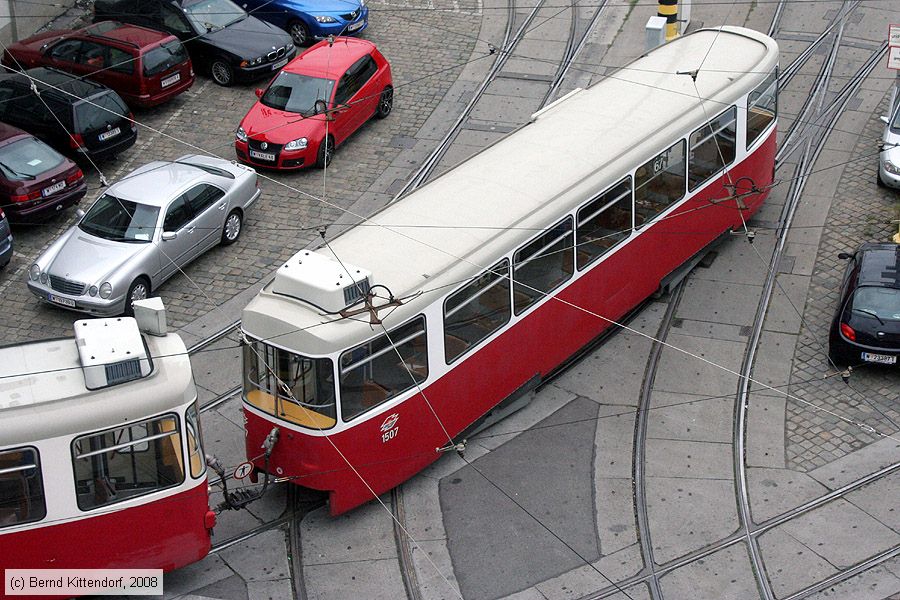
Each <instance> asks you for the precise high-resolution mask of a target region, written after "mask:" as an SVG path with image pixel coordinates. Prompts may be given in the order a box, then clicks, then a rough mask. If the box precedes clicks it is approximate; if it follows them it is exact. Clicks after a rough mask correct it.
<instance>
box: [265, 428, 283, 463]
mask: <svg viewBox="0 0 900 600" xmlns="http://www.w3.org/2000/svg"><path fill="white" fill-rule="evenodd" d="M279 433H280V430H279V429H278V428H277V427H273V428H272V431H270V432H269V435H267V436H266V439H265V440H263V443H262V448H263V449H264V450H265V451H266V458H269V457H270V456H271V455H272V450H273V449H274V448H275V444H276V443H278V434H279Z"/></svg>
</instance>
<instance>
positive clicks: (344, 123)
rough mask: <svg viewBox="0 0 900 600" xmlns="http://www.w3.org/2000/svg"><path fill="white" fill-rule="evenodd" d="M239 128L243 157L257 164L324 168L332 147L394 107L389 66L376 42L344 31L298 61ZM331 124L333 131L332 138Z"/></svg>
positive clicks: (261, 92)
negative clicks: (346, 35) (332, 42)
mask: <svg viewBox="0 0 900 600" xmlns="http://www.w3.org/2000/svg"><path fill="white" fill-rule="evenodd" d="M256 95H257V96H258V97H259V101H258V102H257V103H256V104H254V105H253V108H251V109H250V111H249V112H248V113H247V115H246V116H245V117H244V118H243V120H242V121H241V125H240V127H238V129H237V131H236V132H235V138H236V139H235V143H234V146H235V151H236V152H237V156H238V159H240V160H241V161H243V162H245V163H249V164H251V165H254V166H259V167H269V168H272V169H300V168H302V167H306V166H309V165H313V164H315V165H316V166H318V167H324V166H325V165H326V164H327V163H328V162H329V161H330V160H331V157H332V156H333V154H334V149H335V148H336V147H337V146H339V145H341V143H343V141H344V140H346V139H347V138H348V137H350V135H351V134H352V133H353V132H354V131H356V130H357V129H359V127H360V126H362V124H363V123H365V122H366V121H368V120H369V119H370V118H371V117H373V116H374V117H376V118H379V119H383V118H384V117H386V116H388V115H389V114H390V113H391V108H392V107H393V103H394V87H393V82H392V80H391V66H390V65H389V64H388V61H387V59H385V58H384V56H383V55H382V54H381V52H379V51H378V49H377V48H376V47H375V44H373V43H371V42H368V41H366V40H360V39H356V38H348V37H339V38H337V39H336V40H335V41H334V44H329V43H328V41H322V42H319V43H318V44H316V45H315V46H313V47H311V48H310V49H309V50H307V51H306V52H304V53H303V54H301V55H300V56H298V57H297V58H295V59H294V60H292V61H291V62H289V63H288V64H287V66H285V67H284V69H282V71H281V73H279V74H278V75H277V76H276V77H275V78H274V79H273V80H272V81H271V83H269V87H268V88H266V89H265V90H256ZM326 131H327V137H326Z"/></svg>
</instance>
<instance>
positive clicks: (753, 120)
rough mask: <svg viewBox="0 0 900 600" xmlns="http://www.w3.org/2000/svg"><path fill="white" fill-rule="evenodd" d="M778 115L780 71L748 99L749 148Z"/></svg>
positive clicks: (776, 71) (767, 79) (770, 76)
mask: <svg viewBox="0 0 900 600" xmlns="http://www.w3.org/2000/svg"><path fill="white" fill-rule="evenodd" d="M777 114H778V70H777V69H776V70H775V71H772V72H771V73H770V74H769V76H768V77H766V79H765V81H763V82H762V83H761V84H760V85H759V86H757V88H756V89H755V90H753V91H752V92H750V95H749V96H748V97H747V148H749V147H750V146H752V145H753V142H755V141H756V140H757V138H759V136H761V135H762V133H763V132H764V131H765V130H766V128H768V126H769V124H770V123H771V122H772V121H774V120H775V117H776V116H777Z"/></svg>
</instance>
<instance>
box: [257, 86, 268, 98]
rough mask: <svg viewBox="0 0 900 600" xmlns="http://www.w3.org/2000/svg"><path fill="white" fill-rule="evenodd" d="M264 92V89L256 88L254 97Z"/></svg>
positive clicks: (260, 95)
mask: <svg viewBox="0 0 900 600" xmlns="http://www.w3.org/2000/svg"><path fill="white" fill-rule="evenodd" d="M265 93H266V90H264V89H262V88H256V97H257V98H262V97H263V94H265Z"/></svg>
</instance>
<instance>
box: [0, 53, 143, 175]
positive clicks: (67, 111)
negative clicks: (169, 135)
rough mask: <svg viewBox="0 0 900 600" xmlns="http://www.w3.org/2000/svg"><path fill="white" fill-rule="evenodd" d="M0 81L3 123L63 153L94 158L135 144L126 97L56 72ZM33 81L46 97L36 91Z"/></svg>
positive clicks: (40, 71)
mask: <svg viewBox="0 0 900 600" xmlns="http://www.w3.org/2000/svg"><path fill="white" fill-rule="evenodd" d="M26 73H27V74H28V76H27V77H26V76H25V75H23V74H21V73H14V74H9V75H5V76H2V77H0V121H3V122H5V123H9V124H10V125H14V126H16V127H19V128H20V129H24V130H25V131H27V132H28V133H31V134H33V135H34V136H36V137H38V138H40V139H42V140H43V141H45V142H47V143H48V144H50V145H51V146H54V147H55V148H56V149H57V150H59V151H60V152H62V153H64V154H66V153H68V154H71V155H74V156H76V157H77V156H79V155H82V156H83V155H87V156H89V157H90V158H91V159H92V160H96V159H99V158H104V157H107V156H115V155H116V154H119V153H120V152H122V151H123V150H127V149H128V148H130V147H131V146H132V145H134V142H135V140H136V139H137V126H136V125H135V124H134V121H133V120H132V114H131V112H129V110H128V107H127V106H126V105H125V102H124V101H123V100H122V98H121V97H119V95H118V94H117V93H115V92H114V91H112V90H111V89H109V88H107V87H104V86H102V85H100V84H99V83H95V82H93V81H88V80H83V79H79V78H78V77H76V76H74V75H70V74H68V73H64V72H62V71H57V70H56V69H45V68H43V67H41V68H37V69H29V70H28V71H26ZM32 81H33V82H34V84H35V87H36V88H37V91H38V93H39V94H40V97H39V96H38V95H37V94H35V91H34V90H33V89H32Z"/></svg>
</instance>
